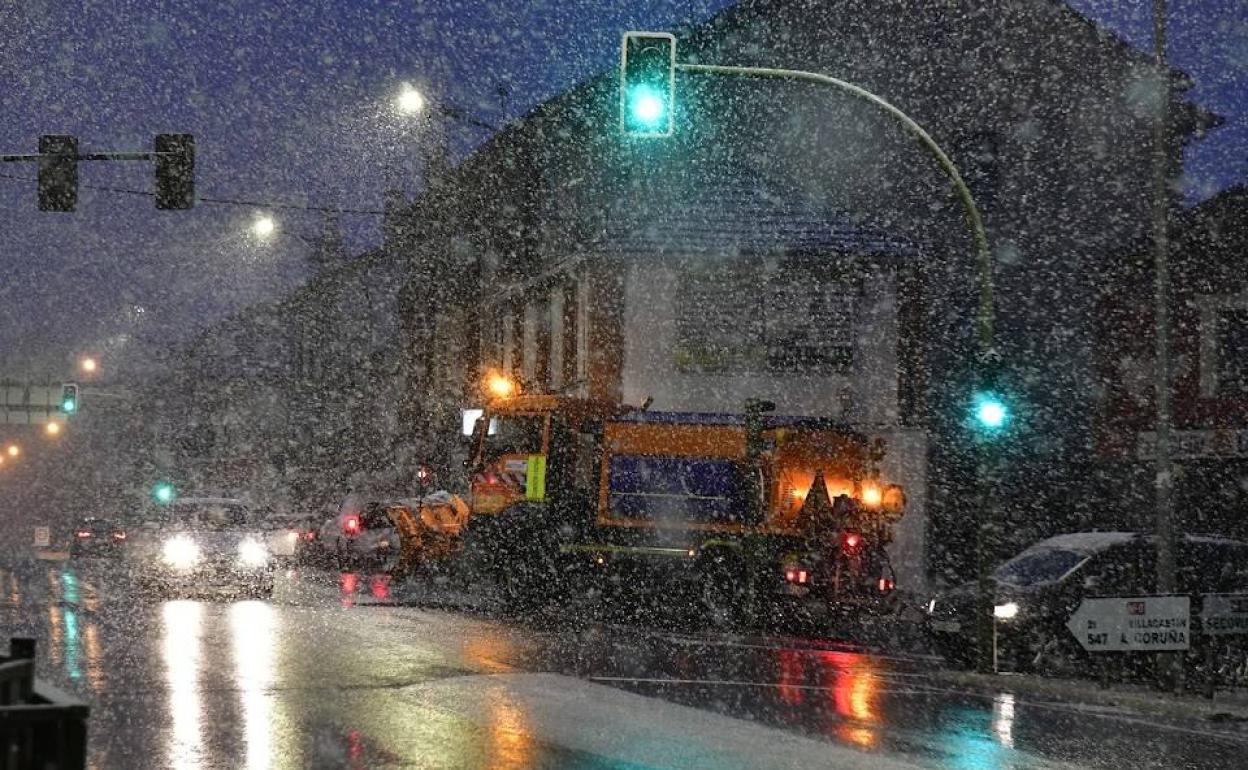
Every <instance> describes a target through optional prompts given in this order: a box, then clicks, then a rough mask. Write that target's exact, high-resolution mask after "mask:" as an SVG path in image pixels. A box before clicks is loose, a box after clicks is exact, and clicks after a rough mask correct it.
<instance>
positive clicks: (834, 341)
mask: <svg viewBox="0 0 1248 770" xmlns="http://www.w3.org/2000/svg"><path fill="white" fill-rule="evenodd" d="M857 283H858V282H857V279H856V278H855V277H854V276H853V275H852V274H851V273H850V272H849V271H846V270H844V269H842V268H841V267H839V266H838V265H837V264H836V260H835V257H834V256H831V255H829V256H824V257H821V258H819V259H809V258H793V257H789V258H784V259H779V260H761V259H756V260H739V259H738V260H734V261H733V262H732V263H731V264H728V265H724V264H717V265H710V266H705V267H694V268H688V269H686V270H684V271H682V272H681V275H680V286H679V289H678V300H677V303H678V310H677V314H678V315H677V334H678V343H677V350H676V367H677V369H679V370H680V371H684V372H717V373H744V372H766V373H776V374H816V375H825V374H837V373H842V372H844V371H845V370H846V369H847V368H848V367H849V365H850V364H851V363H852V360H853V333H854V329H853V311H854V308H855V306H856V304H857V301H858V286H857Z"/></svg>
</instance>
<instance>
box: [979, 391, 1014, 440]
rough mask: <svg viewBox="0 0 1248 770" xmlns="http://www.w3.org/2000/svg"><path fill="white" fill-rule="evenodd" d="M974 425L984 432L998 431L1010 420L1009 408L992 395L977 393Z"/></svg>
mask: <svg viewBox="0 0 1248 770" xmlns="http://www.w3.org/2000/svg"><path fill="white" fill-rule="evenodd" d="M974 415H975V424H976V425H978V426H979V427H980V428H982V429H984V430H986V431H993V432H995V431H999V430H1001V429H1002V428H1004V427H1005V425H1006V423H1007V422H1009V420H1010V410H1009V407H1007V406H1006V405H1005V402H1004V401H1002V400H1001V399H1000V398H998V397H997V396H996V395H995V394H992V393H979V394H977V395H976V396H975V406H974Z"/></svg>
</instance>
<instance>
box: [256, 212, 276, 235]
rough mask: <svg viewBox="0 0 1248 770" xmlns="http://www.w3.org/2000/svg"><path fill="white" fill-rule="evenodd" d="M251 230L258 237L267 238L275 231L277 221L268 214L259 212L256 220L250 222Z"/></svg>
mask: <svg viewBox="0 0 1248 770" xmlns="http://www.w3.org/2000/svg"><path fill="white" fill-rule="evenodd" d="M251 231H252V232H253V233H255V234H256V237H258V238H269V237H270V236H272V235H273V233H275V232H277V221H276V220H274V219H273V217H271V216H269V215H268V214H261V215H260V216H258V217H256V221H254V222H252V223H251Z"/></svg>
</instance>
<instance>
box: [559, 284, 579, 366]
mask: <svg viewBox="0 0 1248 770" xmlns="http://www.w3.org/2000/svg"><path fill="white" fill-rule="evenodd" d="M577 294H578V292H577V290H576V284H575V283H569V284H567V285H566V286H564V287H563V308H562V310H563V318H562V321H563V323H562V327H563V328H562V334H561V335H560V338H561V339H560V343H561V351H562V357H561V361H560V364H561V368H562V372H561V374H562V378H561V379H562V380H563V386H564V387H565V388H566V387H567V386H569V385H571V384H573V383H575V382H576V381H577V380H578V379H579V377H578V373H579V371H580V365H579V362H578V361H577V349H578V348H579V347H580V339H581V337H580V329H579V328H578V324H577V320H578V318H579V316H580V309H579V307H578V303H577V301H576V300H577Z"/></svg>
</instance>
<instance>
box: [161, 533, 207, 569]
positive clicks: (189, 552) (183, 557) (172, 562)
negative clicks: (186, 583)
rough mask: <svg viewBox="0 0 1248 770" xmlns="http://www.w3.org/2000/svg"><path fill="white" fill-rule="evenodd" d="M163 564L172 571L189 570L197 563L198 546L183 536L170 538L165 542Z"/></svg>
mask: <svg viewBox="0 0 1248 770" xmlns="http://www.w3.org/2000/svg"><path fill="white" fill-rule="evenodd" d="M163 556H164V560H165V564H168V565H169V566H170V567H173V568H174V569H190V568H191V567H194V566H195V565H196V564H198V563H199V546H198V545H195V541H194V540H192V539H190V538H189V537H187V536H185V535H178V536H176V537H171V538H169V539H168V540H166V541H165V549H164V553H163Z"/></svg>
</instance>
